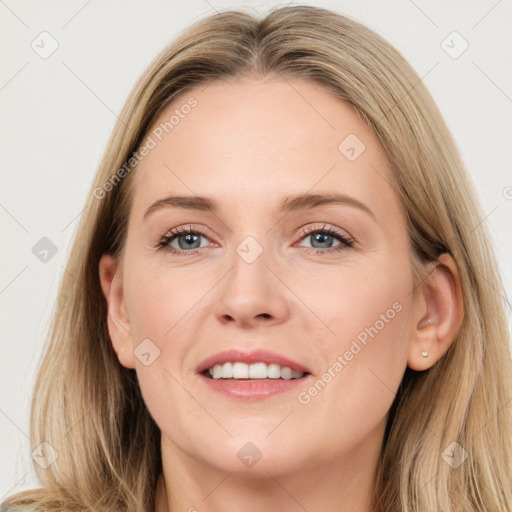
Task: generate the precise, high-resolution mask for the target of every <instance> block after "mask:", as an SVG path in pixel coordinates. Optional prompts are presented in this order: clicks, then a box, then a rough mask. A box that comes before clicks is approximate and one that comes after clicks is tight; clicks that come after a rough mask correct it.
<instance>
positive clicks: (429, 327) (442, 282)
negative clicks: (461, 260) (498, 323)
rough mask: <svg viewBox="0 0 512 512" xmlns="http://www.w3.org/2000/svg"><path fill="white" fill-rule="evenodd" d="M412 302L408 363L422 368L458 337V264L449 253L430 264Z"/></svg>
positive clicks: (460, 319)
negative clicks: (412, 325)
mask: <svg viewBox="0 0 512 512" xmlns="http://www.w3.org/2000/svg"><path fill="white" fill-rule="evenodd" d="M429 265H430V268H427V269H426V270H427V272H428V276H427V278H426V279H425V280H424V281H423V283H422V285H421V293H419V294H418V297H417V299H416V303H415V308H414V310H415V318H414V322H415V324H414V331H413V333H412V337H411V341H410V345H409V355H408V360H407V364H408V366H409V368H411V369H413V370H418V371H423V370H427V369H428V368H430V367H431V366H432V365H433V364H434V363H436V362H437V361H438V360H439V359H441V357H442V356H443V355H444V354H445V353H446V351H447V350H448V349H449V348H450V345H451V344H452V343H453V341H454V340H455V339H456V337H457V333H458V330H459V327H460V325H461V323H462V319H463V315H464V312H463V300H462V291H461V287H460V280H459V275H458V270H457V266H456V264H455V262H454V260H453V258H452V257H451V256H450V255H449V254H442V255H441V256H440V257H439V258H438V259H437V261H436V262H435V263H434V264H432V263H431V264H429Z"/></svg>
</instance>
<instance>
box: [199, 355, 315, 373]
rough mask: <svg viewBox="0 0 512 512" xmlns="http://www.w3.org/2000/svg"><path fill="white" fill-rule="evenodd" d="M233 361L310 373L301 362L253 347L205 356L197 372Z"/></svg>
mask: <svg viewBox="0 0 512 512" xmlns="http://www.w3.org/2000/svg"><path fill="white" fill-rule="evenodd" d="M230 362H231V363H233V362H242V363H247V364H251V363H266V364H278V365H279V366H281V367H288V368H291V369H292V370H294V371H296V372H303V373H310V372H309V370H308V369H307V368H306V367H305V366H303V365H302V364H300V363H298V362H297V361H294V360H293V359H289V358H288V357H285V356H282V355H280V354H276V353H275V352H270V351H269V350H265V349H253V350H241V349H230V350H224V351H222V352H219V353H217V354H214V355H213V356H210V357H207V358H206V359H205V360H204V361H203V362H202V363H201V364H199V366H198V367H197V369H196V371H197V373H202V372H204V371H205V370H208V369H209V368H213V367H214V366H215V365H216V364H224V363H230Z"/></svg>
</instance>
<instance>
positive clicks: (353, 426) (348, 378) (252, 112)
mask: <svg viewBox="0 0 512 512" xmlns="http://www.w3.org/2000/svg"><path fill="white" fill-rule="evenodd" d="M185 105H189V107H185ZM176 110H177V112H176ZM172 116H174V117H172ZM165 123H167V124H165ZM149 136H150V137H151V141H150V140H149V139H146V140H145V144H146V146H147V148H148V152H147V154H146V155H145V156H144V158H143V160H142V161H141V163H140V164H139V166H138V168H137V169H136V170H135V171H133V172H134V173H135V175H134V176H133V178H134V180H135V181H134V188H133V190H134V196H133V203H132V209H131V213H130V219H129V227H128V234H127V241H126V248H125V252H124V255H123V259H122V261H121V264H120V265H121V268H120V270H122V272H121V273H120V276H121V282H122V290H123V297H124V307H123V311H124V312H125V314H126V324H125V326H124V327H125V329H126V330H125V332H126V340H127V341H126V343H127V344H128V343H129V345H130V346H129V348H128V349H127V350H126V351H125V353H124V356H123V359H122V361H123V364H125V365H126V366H132V367H135V369H136V371H137V375H138V379H139V382H140V386H141V389H142V393H143V396H144V399H145V402H146V403H147V406H148V409H149V411H150V413H151V415H152V416H153V418H154V419H155V421H156V423H157V424H158V426H159V427H160V429H161V431H162V434H163V445H162V446H163V449H164V450H167V451H168V452H172V453H173V454H174V455H176V456H181V457H189V458H191V459H190V460H192V459H193V460H195V461H196V462H200V463H204V464H206V465H208V466H213V467H216V468H219V469H222V470H224V471H239V472H247V473H251V472H252V474H264V475H266V474H267V473H266V471H269V472H270V473H271V474H272V475H278V474H282V473H285V472H289V471H294V470H300V469H301V468H304V467H306V466H307V467H311V466H314V465H317V464H318V465H320V464H326V463H328V462H333V461H334V460H350V461H351V464H352V469H357V464H359V463H362V461H364V460H365V458H366V457H367V456H368V455H369V454H370V453H371V454H375V453H376V451H378V449H379V448H380V445H381V443H382V436H383V434H384V428H385V423H386V416H387V413H388V409H389V407H390V405H391V403H392V401H393V398H394V396H395V393H396V391H397V388H398V385H399V383H400V381H401V379H402V375H403V372H404V370H405V368H406V365H407V357H408V348H409V341H410V338H411V333H412V330H413V325H414V321H413V319H414V318H415V316H417V315H416V313H415V306H414V302H413V296H414V294H412V293H411V292H412V290H413V288H414V283H413V274H412V269H411V260H410V253H409V247H408V236H407V228H406V220H405V217H404V214H403V212H402V210H401V208H400V205H399V199H398V196H397V194H396V192H395V191H394V189H393V188H392V186H391V185H390V184H391V169H390V166H389V163H388V162H387V161H386V158H385V156H384V151H383V148H382V147H381V145H380V143H379V141H378V139H377V138H376V136H375V135H374V134H373V132H372V131H371V130H370V128H369V127H368V126H367V124H366V123H365V122H364V121H363V120H362V118H360V117H359V116H358V115H357V114H356V112H355V111H354V110H353V108H351V106H349V105H348V104H346V103H343V102H342V101H340V100H339V99H337V98H335V97H334V96H333V95H331V94H330V93H329V92H328V91H327V90H326V89H324V88H323V87H321V86H319V85H317V84H314V83H313V82H309V81H305V80H300V79H287V80H286V81H285V80H282V79H278V78H274V79H268V78H267V79H257V78H244V79H238V80H236V81H234V82H232V83H228V82H220V81H217V82H213V83H211V84H210V85H208V86H207V87H205V88H203V87H201V88H197V89H194V90H193V91H191V92H190V93H185V94H183V95H182V96H180V97H179V98H178V99H176V100H175V101H174V102H173V104H172V105H171V106H169V107H168V108H167V109H166V110H165V111H164V112H163V113H162V114H161V116H160V117H159V119H158V120H157V122H156V123H155V125H154V126H153V128H152V131H151V133H149ZM175 196H179V197H181V199H179V200H178V199H172V198H173V197H175ZM312 196H314V197H312ZM324 196H325V197H326V198H327V199H328V198H331V199H333V198H334V199H336V200H332V201H331V200H324V199H323V197H324ZM184 198H186V199H184ZM212 205H214V207H213V206H212ZM118 323H119V322H118ZM118 348H119V345H118ZM134 349H135V350H134ZM133 350H134V352H132V351H133ZM230 363H231V365H230ZM233 363H238V364H236V365H234V364H233ZM257 363H263V364H257ZM251 364H252V365H254V366H251ZM215 365H218V366H217V368H216V369H215V370H213V367H214V366H215ZM270 365H272V366H270ZM285 367H288V368H290V369H291V370H293V371H294V373H293V375H292V376H293V377H294V378H292V379H290V378H289V377H290V376H291V372H290V371H289V370H286V369H283V368H285ZM210 368H212V371H214V377H215V378H211V377H210V374H209V373H210V372H209V369H210ZM202 370H205V371H204V372H203V371H202ZM233 372H234V373H233ZM247 372H250V373H247ZM301 372H304V375H303V376H302V377H300V375H302V373H301ZM248 376H249V377H251V376H252V377H256V378H249V379H247V377H248Z"/></svg>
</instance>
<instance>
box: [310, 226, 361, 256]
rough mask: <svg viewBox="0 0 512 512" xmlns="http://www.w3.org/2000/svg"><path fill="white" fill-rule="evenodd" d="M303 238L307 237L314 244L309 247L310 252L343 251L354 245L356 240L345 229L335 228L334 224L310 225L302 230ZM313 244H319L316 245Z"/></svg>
mask: <svg viewBox="0 0 512 512" xmlns="http://www.w3.org/2000/svg"><path fill="white" fill-rule="evenodd" d="M300 235H301V239H306V240H308V239H309V241H310V243H311V244H312V246H311V247H309V251H308V252H314V253H315V254H325V253H333V252H339V251H343V250H345V249H347V248H350V247H352V246H353V245H354V241H353V240H352V239H351V238H350V237H349V236H348V235H347V234H346V233H345V232H343V231H341V230H339V229H337V228H334V227H332V226H325V224H324V225H323V226H322V227H320V228H318V227H315V226H313V227H312V226H308V227H306V228H304V229H303V230H302V231H301V232H300ZM336 240H338V242H339V243H338V245H334V247H333V245H332V244H333V243H335V241H336ZM313 244H317V245H318V246H317V247H314V246H313Z"/></svg>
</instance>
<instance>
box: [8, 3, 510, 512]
mask: <svg viewBox="0 0 512 512" xmlns="http://www.w3.org/2000/svg"><path fill="white" fill-rule="evenodd" d="M249 74H250V75H256V76H267V75H276V76H281V77H282V78H283V79H286V78H288V77H299V78H306V79H310V80H314V81H316V82H317V83H319V84H323V85H324V86H325V87H326V88H328V89H329V90H330V91H331V92H333V93H334V94H335V95H337V96H338V97H339V99H340V100H344V101H346V102H349V103H350V104H352V105H353V106H354V107H355V108H356V109H357V111H358V112H359V113H360V115H361V116H363V118H364V119H365V121H366V122H367V123H368V125H369V126H370V127H371V128H372V129H373V130H374V132H375V133H376V135H377V136H378V138H379V140H380V142H381V143H382V146H383V148H384V150H385V153H386V156H387V158H388V160H389V162H390V164H391V166H392V169H393V171H394V176H393V178H394V183H393V186H394V187H395V188H396V190H397V192H398V193H399V195H400V198H401V202H402V206H403V208H404V211H405V212H406V215H407V219H408V230H409V237H410V247H411V254H412V256H413V259H414V261H415V262H416V264H418V263H420V262H426V261H435V260H436V258H438V257H439V255H440V254H442V253H444V252H448V253H450V254H451V255H452V257H453V258H454V260H455V262H456V265H457V267H458V271H459V275H460V281H461V287H462V294H463V306H464V313H465V314H464V319H463V322H462V325H461V327H460V329H459V332H458V335H457V338H456V340H455V341H454V342H453V343H452V345H451V347H450V349H449V350H448V352H447V353H446V354H445V355H444V356H443V357H442V358H441V360H439V361H438V362H437V363H436V364H434V365H433V366H432V367H431V368H430V369H428V370H426V371H424V372H416V371H413V370H410V369H409V368H407V370H406V372H405V374H404V377H403V381H402V383H401V385H400V389H399V392H398V393H397V395H396V397H395V401H394V403H393V406H392V407H391V410H390V413H389V418H388V423H387V428H386V434H385V437H384V442H383V446H382V452H381V458H380V461H379V467H378V471H377V473H376V474H375V493H374V497H373V503H374V509H375V510H376V511H377V510H378V511H385V512H387V511H392V512H398V511H401V512H412V511H415V512H425V511H428V512H434V511H441V510H442V511H444V512H448V511H450V512H455V511H460V512H462V511H464V512H476V511H482V512H483V511H486V512H489V511H498V510H500V511H501V510H512V492H511V482H512V467H511V460H512V447H511V439H510V435H511V432H512V422H511V411H510V407H509V406H508V396H507V395H508V394H507V389H508V388H509V386H510V383H511V382H512V369H511V358H510V348H509V337H508V332H507V325H506V317H505V311H504V305H503V303H502V300H501V298H500V294H501V295H503V296H504V289H503V286H502V284H501V281H500V279H499V276H498V272H497V270H496V268H497V267H496V263H495V259H494V255H493V251H492V248H491V243H490V239H489V237H488V234H487V231H486V227H485V224H484V223H483V222H482V219H483V218H484V217H483V215H482V213H481V210H480V207H479V205H478V203H477V201H476V199H475V194H474V192H473V189H472V186H471V183H470V181H469V179H468V177H467V174H466V171H465V169H464V167H463V164H462V162H461V160H460V157H459V155H458V152H457V150H456V147H455V144H454V142H453V140H452V138H451V136H450V134H449V132H448V130H447V127H446V125H445V123H444V121H443V119H442V117H441V115H440V113H439V111H438V109H437V107H436V105H435V104H434V101H433V100H432V98H431V96H430V94H429V93H428V91H427V89H426V88H425V87H424V85H423V84H422V82H421V80H420V78H419V77H418V75H417V74H416V73H415V72H414V71H413V69H412V68H411V66H410V65H409V64H408V63H407V62H406V61H405V60H404V58H403V57H402V56H401V55H400V54H399V53H398V52H397V51H396V50H395V49H394V48H393V47H392V46H390V44H389V43H387V42H386V41H385V40H383V39H382V38H381V37H379V36H378V35H376V34H375V33H374V32H372V31H371V30H370V29H368V28H366V27H364V26H363V25H361V24H359V23H357V22H355V21H352V20H350V19H348V18H346V17H344V16H342V15H339V14H336V13H334V12H331V11H328V10H326V9H322V8H316V7H310V6H292V7H283V8H278V9H275V10H273V11H271V12H270V13H269V14H268V15H267V16H266V17H264V18H263V19H257V18H255V17H253V16H252V15H250V14H248V13H245V12H242V11H232V10H231V11H222V12H220V13H217V14H215V15H213V16H210V17H208V18H206V19H203V20H200V21H199V22H197V23H196V24H195V25H194V26H192V27H191V28H189V29H188V30H187V31H186V32H184V33H182V34H181V35H180V36H179V37H178V38H177V39H176V40H175V41H174V42H173V43H172V44H170V45H169V46H168V47H166V48H165V49H164V50H163V51H162V52H161V53H160V54H159V56H158V57H157V58H156V59H155V60H154V61H153V62H152V63H151V65H150V66H149V68H148V69H147V70H146V72H145V73H144V74H143V76H142V77H141V78H140V79H139V81H138V82H137V84H136V85H135V87H134V89H133V90H132V92H131V93H130V95H129V97H128V99H127V101H126V104H125V105H124V108H123V110H122V112H121V114H120V120H119V122H118V123H117V124H116V126H115V129H114V132H113V134H112V136H111V139H110V141H109V144H108V147H107V149H106V152H105V155H104V157H103V160H102V162H101V164H100V167H99V169H98V172H97V174H96V176H95V179H94V183H93V185H92V188H91V193H90V195H89V197H88V200H87V203H86V208H85V211H84V213H83V215H82V218H81V221H80V224H79V227H78V231H77V233H76V236H75V240H74V245H73V247H72V251H71V254H70V257H69V263H68V264H67V266H66V269H67V271H66V272H65V273H63V275H62V280H61V283H60V291H59V296H58V301H57V304H56V310H55V313H54V317H53V318H52V322H53V324H52V329H51V332H50V334H49V343H48V346H47V347H46V351H45V355H44V359H43V361H42V364H41V368H40V370H39V373H38V376H37V382H36V386H35V392H34V396H33V402H32V412H31V443H32V448H35V447H36V446H37V445H39V443H41V442H43V441H45V442H48V443H49V444H50V445H51V446H52V447H53V449H54V450H56V451H57V453H58V458H57V460H56V461H55V462H54V463H53V464H51V465H50V466H49V467H48V468H47V469H43V468H41V467H39V466H38V465H35V469H36V471H37V474H38V477H39V479H40V481H41V483H42V485H43V488H41V489H37V490H30V491H24V492H21V493H18V494H17V495H15V496H12V497H11V498H9V499H8V500H7V501H5V502H4V505H8V506H22V505H27V504H29V505H30V504H31V505H37V506H38V510H45V511H51V510H66V511H78V510H83V509H84V508H86V509H88V510H98V511H99V510H101V511H102V512H105V511H108V512H111V511H112V512H113V511H118V510H124V511H130V512H131V511H133V512H135V511H137V512H140V511H141V510H144V511H148V512H149V511H151V512H153V510H154V505H155V503H154V494H155V486H156V482H157V478H158V475H159V474H160V472H161V469H162V468H161V456H160V431H159V429H158V427H157V426H156V424H155V423H154V421H153V419H152V418H151V416H150V414H149V412H148V410H147V408H146V406H145V403H144V401H143V399H142V396H141V393H140V390H139V386H138V383H137V377H136V373H135V370H128V369H126V368H124V367H122V366H121V365H120V364H119V361H118V359H117V357H116V354H115V352H114V350H113V348H112V345H111V341H110V338H109V334H108V330H107V323H106V303H105V300H104V297H103V295H102V292H101V288H100V281H99V276H98V263H99V260H100V257H101V255H102V254H104V253H110V254H114V255H116V256H119V255H120V254H121V252H122V250H123V245H124V239H125V235H126V228H127V219H128V214H129V209H130V203H131V192H130V187H129V184H130V182H131V181H132V177H133V174H134V172H136V171H135V170H134V171H131V172H125V173H124V174H125V175H124V176H123V177H122V179H121V178H119V179H117V180H116V181H115V182H113V181H112V178H113V176H114V175H115V173H116V171H118V170H119V169H121V168H123V165H124V164H125V162H127V161H128V160H129V159H130V158H131V157H132V156H133V154H134V152H135V151H136V150H137V148H138V147H139V146H140V145H141V144H142V142H143V140H144V137H145V136H146V135H147V133H148V130H149V129H150V128H151V126H152V124H153V123H154V121H155V119H156V117H157V116H158V115H159V114H160V113H161V112H162V110H163V109H164V108H165V107H166V106H167V105H168V104H169V103H170V102H172V101H173V100H174V99H175V98H176V97H177V96H178V95H179V94H183V93H185V92H187V91H190V90H191V89H192V88H194V87H195V86H197V85H200V84H203V85H204V84H207V83H208V82H211V81H214V80H217V79H235V80H236V78H238V77H240V76H242V75H249ZM125 170H126V168H125ZM119 176H120V175H119V174H118V177H119ZM107 182H109V183H111V184H112V186H111V187H109V190H108V192H106V193H102V195H104V197H102V198H100V199H98V197H97V196H98V193H96V192H95V191H98V190H100V189H101V190H103V191H105V184H106V183H107ZM416 266H418V265H416ZM418 279H419V276H418ZM418 282H419V281H418ZM453 442H457V443H459V444H460V445H461V446H462V447H463V448H464V449H465V450H466V452H467V454H468V458H467V460H466V461H465V462H464V463H463V464H461V465H460V466H459V467H458V468H453V467H451V466H450V465H449V464H447V463H446V462H445V461H444V460H443V457H442V454H443V451H444V450H445V449H446V448H447V447H449V446H450V445H451V444H452V443H453Z"/></svg>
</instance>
